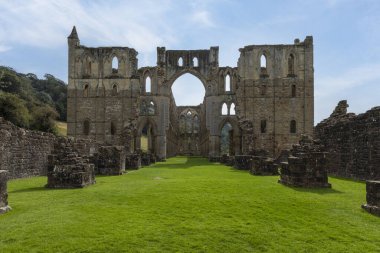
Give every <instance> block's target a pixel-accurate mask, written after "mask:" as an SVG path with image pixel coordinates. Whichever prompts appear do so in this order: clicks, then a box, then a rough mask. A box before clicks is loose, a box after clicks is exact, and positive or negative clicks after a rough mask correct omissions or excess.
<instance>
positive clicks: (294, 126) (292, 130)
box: [290, 120, 297, 134]
mask: <svg viewBox="0 0 380 253" xmlns="http://www.w3.org/2000/svg"><path fill="white" fill-rule="evenodd" d="M290 133H291V134H295V133H297V124H296V121H295V120H291V121H290Z"/></svg>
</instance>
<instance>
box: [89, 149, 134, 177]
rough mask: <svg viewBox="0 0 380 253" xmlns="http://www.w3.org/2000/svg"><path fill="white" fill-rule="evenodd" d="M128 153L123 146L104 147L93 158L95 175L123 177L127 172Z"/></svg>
mask: <svg viewBox="0 0 380 253" xmlns="http://www.w3.org/2000/svg"><path fill="white" fill-rule="evenodd" d="M126 157H127V155H126V151H125V148H124V147H123V146H102V147H99V148H98V152H97V153H95V154H94V155H93V156H92V157H91V158H90V160H91V162H92V163H93V164H94V165H95V173H96V174H99V175H121V174H123V173H124V172H125V161H126Z"/></svg>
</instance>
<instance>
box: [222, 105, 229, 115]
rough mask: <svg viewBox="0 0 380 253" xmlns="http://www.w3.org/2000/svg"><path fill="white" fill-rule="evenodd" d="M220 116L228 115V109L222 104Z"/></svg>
mask: <svg viewBox="0 0 380 253" xmlns="http://www.w3.org/2000/svg"><path fill="white" fill-rule="evenodd" d="M222 115H228V108H227V104H226V103H223V105H222Z"/></svg>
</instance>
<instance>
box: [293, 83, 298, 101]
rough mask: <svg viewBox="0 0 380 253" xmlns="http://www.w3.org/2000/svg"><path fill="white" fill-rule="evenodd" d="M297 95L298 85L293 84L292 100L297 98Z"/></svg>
mask: <svg viewBox="0 0 380 253" xmlns="http://www.w3.org/2000/svg"><path fill="white" fill-rule="evenodd" d="M296 95H297V89H296V85H295V84H293V85H292V98H295V97H296Z"/></svg>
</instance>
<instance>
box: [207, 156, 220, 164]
mask: <svg viewBox="0 0 380 253" xmlns="http://www.w3.org/2000/svg"><path fill="white" fill-rule="evenodd" d="M208 160H209V161H210V163H218V162H220V156H210V157H209V158H208Z"/></svg>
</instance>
